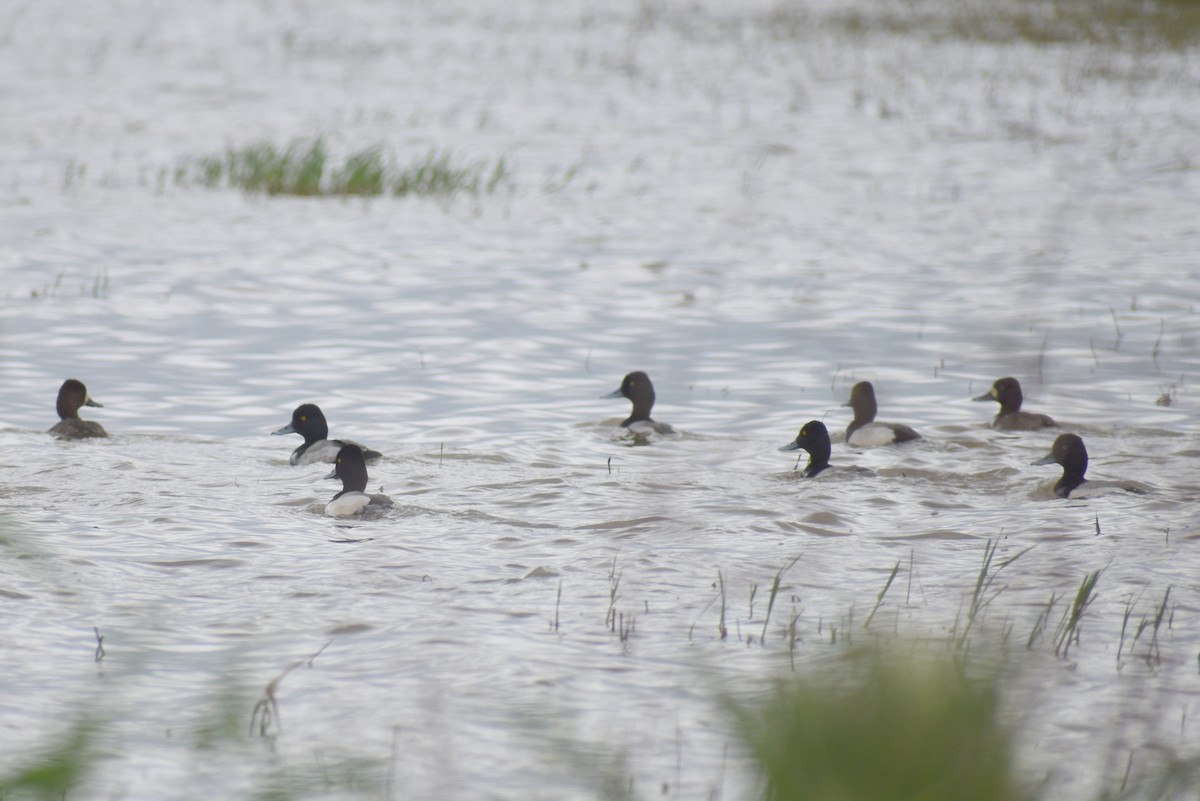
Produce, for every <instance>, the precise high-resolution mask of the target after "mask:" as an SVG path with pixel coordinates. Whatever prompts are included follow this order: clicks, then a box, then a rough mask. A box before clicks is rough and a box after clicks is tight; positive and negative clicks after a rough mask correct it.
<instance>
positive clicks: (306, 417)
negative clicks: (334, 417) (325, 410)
mask: <svg viewBox="0 0 1200 801" xmlns="http://www.w3.org/2000/svg"><path fill="white" fill-rule="evenodd" d="M271 434H272V435H277V434H299V435H300V436H302V437H304V444H303V445H301V446H300V447H299V448H296V450H294V451H292V456H291V458H290V459H288V462H290V463H291V464H293V465H305V464H317V463H319V462H325V463H332V462H333V461H334V460H336V459H337V455H338V453H339V452H340V451H341V449H342V447H343V446H345V445H358V443H356V442H351V441H350V440H348V439H329V438H328V437H329V424H328V423H327V422H325V415H324V414H322V412H321V408H320V407H319V406H317V405H316V404H315V403H303V404H301V405H299V406H297V407H296V409H295V411H293V412H292V422H290V423H288V424H287V425H286V426H284V427H283V428H281V429H279V430H278V431H272V432H271ZM358 447H359V448H361V449H362V452H363V458H365V459H366V460H367V461H368V462H374V461H376V460H377V459H379V458H380V456H381V455H382V454H380V453H379V452H378V451H373V450H370V449H369V448H363V447H362V446H361V445H358Z"/></svg>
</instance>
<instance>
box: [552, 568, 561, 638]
mask: <svg viewBox="0 0 1200 801" xmlns="http://www.w3.org/2000/svg"><path fill="white" fill-rule="evenodd" d="M561 604H562V579H559V580H558V596H557V597H556V598H555V599H554V630H555V631H558V607H559V606H560V605H561Z"/></svg>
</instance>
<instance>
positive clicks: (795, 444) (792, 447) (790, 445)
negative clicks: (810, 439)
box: [779, 439, 800, 451]
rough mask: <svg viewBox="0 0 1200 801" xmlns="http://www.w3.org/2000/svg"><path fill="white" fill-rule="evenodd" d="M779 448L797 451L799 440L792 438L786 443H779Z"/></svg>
mask: <svg viewBox="0 0 1200 801" xmlns="http://www.w3.org/2000/svg"><path fill="white" fill-rule="evenodd" d="M779 450H781V451H798V450H800V440H798V439H797V440H792V441H791V442H789V443H788V444H787V445H780V446H779Z"/></svg>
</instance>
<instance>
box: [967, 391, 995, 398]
mask: <svg viewBox="0 0 1200 801" xmlns="http://www.w3.org/2000/svg"><path fill="white" fill-rule="evenodd" d="M995 392H996V390H994V389H989V390H988V391H987V392H985V393H983V394H982V395H980V396H979V397H978V398H971V400H973V401H990V400H995V399H996V395H995Z"/></svg>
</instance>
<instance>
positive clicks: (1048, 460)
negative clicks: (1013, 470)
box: [1030, 453, 1055, 464]
mask: <svg viewBox="0 0 1200 801" xmlns="http://www.w3.org/2000/svg"><path fill="white" fill-rule="evenodd" d="M1054 463H1055V462H1054V454H1053V453H1048V454H1046V455H1045V456H1043V457H1042V458H1041V459H1038V460H1037V461H1036V462H1030V464H1054Z"/></svg>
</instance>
